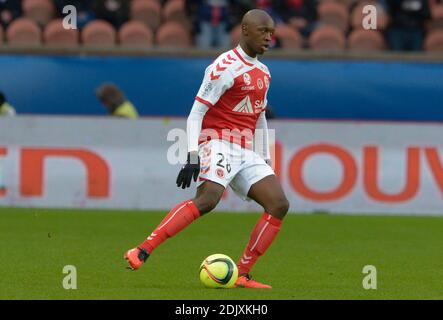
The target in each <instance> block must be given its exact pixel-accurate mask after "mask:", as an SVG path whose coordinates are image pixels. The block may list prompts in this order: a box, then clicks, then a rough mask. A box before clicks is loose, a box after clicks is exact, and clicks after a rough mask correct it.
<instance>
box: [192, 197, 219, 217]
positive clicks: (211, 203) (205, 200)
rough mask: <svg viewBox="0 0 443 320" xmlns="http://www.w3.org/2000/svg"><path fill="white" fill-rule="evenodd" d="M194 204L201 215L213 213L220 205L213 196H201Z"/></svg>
mask: <svg viewBox="0 0 443 320" xmlns="http://www.w3.org/2000/svg"><path fill="white" fill-rule="evenodd" d="M194 204H195V206H196V207H197V208H198V210H199V211H200V214H202V215H203V214H205V213H208V212H211V211H212V210H214V209H215V207H216V206H217V204H218V199H217V197H215V196H212V195H205V196H200V197H198V198H196V199H194Z"/></svg>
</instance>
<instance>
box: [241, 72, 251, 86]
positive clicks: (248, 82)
mask: <svg viewBox="0 0 443 320" xmlns="http://www.w3.org/2000/svg"><path fill="white" fill-rule="evenodd" d="M243 81H244V82H245V84H246V85H247V86H249V85H251V76H250V75H249V73H247V72H245V73H243Z"/></svg>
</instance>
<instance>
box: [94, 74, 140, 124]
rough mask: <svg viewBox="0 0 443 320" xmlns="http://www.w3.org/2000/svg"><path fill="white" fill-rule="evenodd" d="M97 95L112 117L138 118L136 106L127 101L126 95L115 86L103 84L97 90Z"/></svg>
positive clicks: (108, 83)
mask: <svg viewBox="0 0 443 320" xmlns="http://www.w3.org/2000/svg"><path fill="white" fill-rule="evenodd" d="M96 95H97V98H98V99H99V100H100V102H101V103H102V104H103V105H104V106H105V107H106V109H107V110H108V112H109V114H110V115H112V116H115V117H123V118H128V119H137V118H138V112H137V110H136V109H135V107H134V105H133V104H132V103H131V102H130V101H129V100H127V99H126V97H125V94H124V93H123V92H122V91H121V90H120V89H119V88H118V87H117V86H116V85H115V84H113V83H110V82H107V83H103V84H102V85H101V86H100V87H98V88H97V91H96Z"/></svg>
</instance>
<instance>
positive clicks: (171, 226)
mask: <svg viewBox="0 0 443 320" xmlns="http://www.w3.org/2000/svg"><path fill="white" fill-rule="evenodd" d="M199 216H200V212H199V211H198V209H197V207H196V206H195V204H194V203H193V202H192V201H191V200H186V201H183V202H182V203H179V204H178V205H177V206H176V207H175V208H173V209H172V210H171V211H170V212H169V213H168V214H167V215H166V217H165V218H164V219H163V220H162V222H160V224H159V225H158V226H157V228H156V229H155V230H154V231H153V232H152V233H151V235H150V236H149V237H148V238H147V239H146V240H145V241H144V242H143V243H142V244H141V245H139V246H138V247H139V248H142V249H144V250H146V251H147V252H149V253H152V252H153V251H154V249H155V248H157V247H158V246H159V245H160V244H161V243H162V242H163V241H165V240H166V239H168V238H170V237H173V236H175V235H176V234H177V233H179V232H180V231H181V230H183V229H184V228H185V227H186V226H188V225H189V224H191V223H192V221H194V220H195V219H197V218H198V217H199Z"/></svg>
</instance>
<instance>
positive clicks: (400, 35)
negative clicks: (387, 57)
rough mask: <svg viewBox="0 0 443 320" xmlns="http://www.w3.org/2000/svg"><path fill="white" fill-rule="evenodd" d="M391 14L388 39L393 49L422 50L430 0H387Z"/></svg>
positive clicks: (429, 14) (428, 17)
mask: <svg viewBox="0 0 443 320" xmlns="http://www.w3.org/2000/svg"><path fill="white" fill-rule="evenodd" d="M386 3H387V7H388V12H389V14H390V15H391V25H390V27H389V29H388V30H387V39H388V42H389V45H390V47H391V49H392V50H410V51H416V50H422V47H423V39H424V33H425V22H426V20H428V19H430V17H431V13H430V10H429V4H428V0H386Z"/></svg>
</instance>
